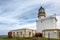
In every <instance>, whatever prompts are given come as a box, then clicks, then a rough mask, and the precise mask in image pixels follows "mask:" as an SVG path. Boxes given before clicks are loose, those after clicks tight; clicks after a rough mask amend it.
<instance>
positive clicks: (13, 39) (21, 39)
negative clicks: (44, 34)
mask: <svg viewBox="0 0 60 40" xmlns="http://www.w3.org/2000/svg"><path fill="white" fill-rule="evenodd" d="M0 40H60V39H49V38H40V37H39V38H37V37H32V38H8V37H4V38H0Z"/></svg>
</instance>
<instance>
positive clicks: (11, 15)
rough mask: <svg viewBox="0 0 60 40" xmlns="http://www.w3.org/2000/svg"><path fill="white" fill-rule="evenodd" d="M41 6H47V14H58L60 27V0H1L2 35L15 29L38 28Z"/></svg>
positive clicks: (0, 25)
mask: <svg viewBox="0 0 60 40" xmlns="http://www.w3.org/2000/svg"><path fill="white" fill-rule="evenodd" d="M40 6H42V7H43V8H45V11H46V15H47V16H50V15H53V14H56V15H57V20H58V22H57V25H58V28H60V27H59V25H60V17H59V16H60V0H0V35H5V34H7V33H8V31H10V30H13V29H20V28H33V29H36V19H37V14H38V10H39V8H40Z"/></svg>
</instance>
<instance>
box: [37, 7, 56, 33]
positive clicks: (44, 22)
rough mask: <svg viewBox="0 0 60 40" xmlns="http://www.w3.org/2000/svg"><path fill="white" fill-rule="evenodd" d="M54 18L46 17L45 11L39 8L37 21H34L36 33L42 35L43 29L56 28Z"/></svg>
mask: <svg viewBox="0 0 60 40" xmlns="http://www.w3.org/2000/svg"><path fill="white" fill-rule="evenodd" d="M56 22H57V19H56V16H55V15H53V16H49V17H46V13H45V9H44V8H43V7H40V9H39V11H38V19H37V21H36V25H37V33H42V30H44V29H55V28H56Z"/></svg>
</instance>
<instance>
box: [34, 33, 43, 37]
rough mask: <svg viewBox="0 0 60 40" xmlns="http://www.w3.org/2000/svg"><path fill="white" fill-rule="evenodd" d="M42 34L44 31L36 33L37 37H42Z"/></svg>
mask: <svg viewBox="0 0 60 40" xmlns="http://www.w3.org/2000/svg"><path fill="white" fill-rule="evenodd" d="M42 35H43V34H42V33H36V34H35V37H42Z"/></svg>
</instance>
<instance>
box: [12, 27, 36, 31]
mask: <svg viewBox="0 0 60 40" xmlns="http://www.w3.org/2000/svg"><path fill="white" fill-rule="evenodd" d="M18 30H33V31H36V30H35V29H29V28H23V29H16V30H11V31H18Z"/></svg>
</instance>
